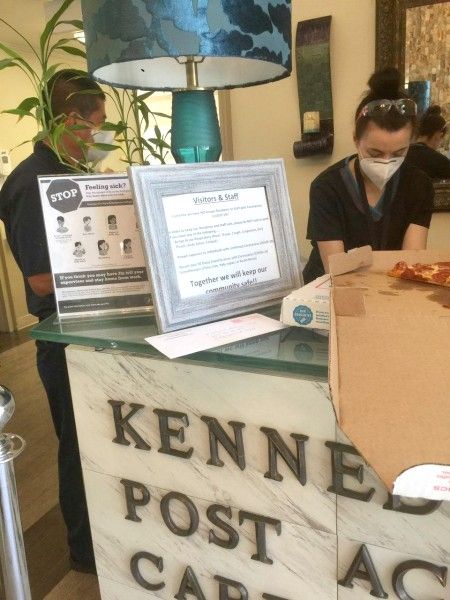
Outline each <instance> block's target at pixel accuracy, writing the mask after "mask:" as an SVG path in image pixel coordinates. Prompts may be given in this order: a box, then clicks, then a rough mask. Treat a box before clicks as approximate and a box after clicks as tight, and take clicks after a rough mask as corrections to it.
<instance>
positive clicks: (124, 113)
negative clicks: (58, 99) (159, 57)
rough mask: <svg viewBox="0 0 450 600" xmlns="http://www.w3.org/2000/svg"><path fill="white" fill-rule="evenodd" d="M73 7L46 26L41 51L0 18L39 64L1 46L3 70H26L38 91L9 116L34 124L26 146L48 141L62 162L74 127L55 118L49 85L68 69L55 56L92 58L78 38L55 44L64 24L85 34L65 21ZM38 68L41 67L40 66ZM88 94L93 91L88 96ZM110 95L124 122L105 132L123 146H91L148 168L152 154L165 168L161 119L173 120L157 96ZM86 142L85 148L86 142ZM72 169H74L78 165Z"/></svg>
mask: <svg viewBox="0 0 450 600" xmlns="http://www.w3.org/2000/svg"><path fill="white" fill-rule="evenodd" d="M73 2H74V0H64V1H63V3H62V4H61V7H60V8H59V9H58V10H57V11H56V12H55V14H54V15H53V16H52V17H51V18H50V19H49V21H48V22H47V23H46V25H45V28H44V30H43V32H42V33H41V35H40V38H39V44H38V45H37V47H35V46H34V45H33V44H32V43H31V42H30V41H29V40H28V39H26V37H25V36H24V35H22V34H21V33H20V31H18V30H17V29H16V28H15V27H13V26H12V25H11V24H9V23H8V22H7V21H6V20H5V19H3V18H0V23H2V24H3V25H4V26H6V27H8V28H9V29H10V30H12V31H14V32H15V34H16V35H17V36H18V38H19V39H20V40H21V41H22V42H24V43H25V45H26V47H27V49H28V50H29V51H30V52H31V55H32V57H33V59H34V60H33V61H31V60H27V59H26V58H25V56H24V55H23V54H20V53H19V52H17V51H16V50H14V49H13V48H12V47H11V46H7V45H5V44H3V43H0V51H1V52H2V53H3V55H4V58H3V59H0V70H3V69H9V68H18V69H20V70H21V71H22V72H23V73H24V74H25V75H26V77H27V78H28V80H29V81H30V82H31V84H32V87H33V92H34V94H33V95H32V96H29V97H26V98H24V99H23V100H22V101H21V102H20V103H19V104H18V106H16V107H15V108H12V109H8V110H4V111H3V112H6V113H9V114H14V115H17V116H18V118H19V119H23V118H24V117H30V118H32V119H34V120H35V121H36V125H37V133H36V135H35V136H34V137H33V139H32V140H25V141H23V142H22V144H25V143H27V142H29V141H32V142H33V143H35V142H37V141H38V140H42V139H46V140H47V142H48V144H49V145H50V147H51V148H52V150H53V151H54V152H55V153H56V154H57V155H58V158H59V160H60V161H61V162H64V158H63V157H62V156H61V155H60V152H59V150H58V148H59V141H60V139H61V136H62V135H63V134H64V133H67V132H68V127H67V125H65V124H64V123H62V122H61V121H57V120H56V119H55V118H54V117H53V115H52V114H51V106H50V101H49V100H50V99H49V91H48V85H47V84H48V82H49V80H50V79H51V77H52V76H53V75H54V74H55V73H56V72H57V71H58V70H59V69H60V68H61V67H62V63H61V62H55V61H56V58H55V55H57V54H58V53H61V52H62V53H66V54H69V55H71V56H75V57H78V58H81V59H84V60H85V59H86V53H85V50H84V47H83V44H82V42H80V41H79V40H78V39H77V38H74V37H70V38H69V37H60V38H56V39H55V31H56V29H57V27H58V26H60V25H66V26H67V25H71V26H73V27H74V28H75V29H78V30H81V29H83V23H82V21H80V20H66V19H64V13H66V11H67V9H68V8H69V6H70V5H71V4H72V3H73ZM35 63H36V65H37V66H35ZM78 72H79V73H80V75H82V76H85V75H87V73H86V71H83V70H79V71H78ZM86 93H90V92H89V91H86ZM105 94H106V95H107V96H109V97H110V98H111V100H112V102H113V103H114V105H115V107H116V111H117V113H118V115H119V120H118V121H117V122H115V123H112V122H109V123H105V125H104V129H105V130H109V131H113V132H114V133H115V134H116V141H117V144H103V143H95V144H91V145H93V146H94V147H96V148H98V149H100V150H120V151H121V152H122V153H123V158H122V160H123V161H124V162H125V163H127V164H148V156H149V155H150V156H152V157H153V158H155V159H156V160H158V161H159V162H161V163H164V162H165V157H166V155H167V152H168V150H169V148H170V146H169V144H168V143H167V141H166V139H165V136H163V135H162V134H161V130H160V128H159V126H158V122H157V118H158V117H165V118H170V116H169V115H166V114H162V113H157V112H153V111H152V110H150V108H149V107H148V105H147V104H146V100H147V99H148V98H149V96H150V95H151V94H152V92H145V93H144V92H139V91H137V90H117V89H115V88H113V87H110V86H106V89H105ZM151 121H153V123H154V132H155V134H154V136H152V137H151V138H149V139H146V138H145V131H146V130H147V129H148V128H149V125H150V123H151ZM77 127H80V125H78V126H72V130H73V129H75V128H77ZM69 133H70V131H69ZM77 139H78V138H77ZM80 143H81V144H83V142H80ZM22 144H19V145H22ZM85 150H86V152H84V154H85V156H86V155H87V148H85ZM71 166H72V167H73V165H71ZM92 167H93V165H92V164H90V163H89V162H88V161H87V159H86V160H85V161H83V163H82V164H80V165H79V170H81V171H86V170H87V171H90V170H91V169H92Z"/></svg>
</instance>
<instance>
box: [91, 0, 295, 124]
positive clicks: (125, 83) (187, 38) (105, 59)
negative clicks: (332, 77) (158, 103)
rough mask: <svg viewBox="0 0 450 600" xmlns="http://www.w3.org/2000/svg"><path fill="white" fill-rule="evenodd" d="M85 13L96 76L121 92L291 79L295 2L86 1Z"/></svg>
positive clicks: (224, 0)
mask: <svg viewBox="0 0 450 600" xmlns="http://www.w3.org/2000/svg"><path fill="white" fill-rule="evenodd" d="M82 12H83V22H84V32H85V37H86V51H87V59H88V69H89V72H90V73H91V75H92V76H93V77H94V78H95V79H96V80H97V81H99V82H103V83H108V84H110V85H113V86H114V87H124V88H135V89H141V90H167V91H178V92H179V91H182V90H197V91H196V93H198V91H199V90H215V89H228V88H234V87H242V86H249V85H257V84H261V83H267V82H270V81H276V80H278V79H282V78H283V77H287V76H288V75H289V74H290V72H291V5H290V0H82ZM195 97H196V98H200V94H199V95H197V96H195ZM188 104H189V103H188ZM191 108H192V105H191ZM190 112H191V113H192V110H191V111H190ZM216 118H217V117H216ZM194 129H195V128H194ZM209 130H210V131H212V129H211V127H210V128H209Z"/></svg>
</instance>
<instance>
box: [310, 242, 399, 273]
mask: <svg viewBox="0 0 450 600" xmlns="http://www.w3.org/2000/svg"><path fill="white" fill-rule="evenodd" d="M405 237H406V236H405ZM317 247H318V248H319V253H320V258H321V259H322V264H323V267H324V269H325V273H329V271H330V267H329V264H328V257H329V256H331V255H332V254H338V253H339V252H344V242H343V241H342V240H330V241H326V242H317Z"/></svg>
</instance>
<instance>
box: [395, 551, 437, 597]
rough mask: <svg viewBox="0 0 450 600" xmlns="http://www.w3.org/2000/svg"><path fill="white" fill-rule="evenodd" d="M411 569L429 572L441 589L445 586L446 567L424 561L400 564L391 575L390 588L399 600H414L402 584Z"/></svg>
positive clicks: (408, 561)
mask: <svg viewBox="0 0 450 600" xmlns="http://www.w3.org/2000/svg"><path fill="white" fill-rule="evenodd" d="M413 569H425V570H426V571H430V573H432V574H433V575H434V576H435V577H436V579H437V580H438V581H439V583H440V584H441V585H442V587H445V586H446V585H447V567H440V566H438V565H434V564H433V563H430V562H427V561H425V560H407V561H405V562H402V563H400V564H399V565H398V566H397V567H396V568H395V570H394V572H393V573H392V587H393V588H394V590H395V593H396V594H397V596H398V597H399V598H400V600H414V598H413V597H412V596H410V595H409V594H408V592H407V591H406V589H405V586H404V583H403V579H404V577H405V575H406V573H408V571H412V570H413Z"/></svg>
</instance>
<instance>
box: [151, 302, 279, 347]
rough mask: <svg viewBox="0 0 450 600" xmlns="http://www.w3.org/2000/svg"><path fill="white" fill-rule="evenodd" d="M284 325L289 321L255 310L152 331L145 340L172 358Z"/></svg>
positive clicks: (275, 329) (270, 330)
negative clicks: (177, 329)
mask: <svg viewBox="0 0 450 600" xmlns="http://www.w3.org/2000/svg"><path fill="white" fill-rule="evenodd" d="M285 328H286V325H283V323H280V321H277V320H275V319H271V318H270V317H266V316H265V315H260V314H257V313H254V314H251V315H245V316H244V317H234V318H232V319H226V320H225V321H217V322H216V323H208V324H207V325H199V326H198V327H189V328H188V329H181V330H180V331H173V332H171V333H165V334H163V335H153V336H151V337H148V338H145V341H146V342H148V343H149V344H151V345H152V346H154V347H155V348H156V349H157V350H159V351H160V352H162V353H163V354H165V355H166V356H168V357H169V358H178V357H179V356H186V355H187V354H193V353H194V352H200V351H201V350H208V349H209V348H215V347H216V346H223V345H224V344H231V343H232V342H237V341H239V340H245V339H247V338H251V337H254V336H257V335H263V334H264V333H271V332H273V331H277V330H279V329H285Z"/></svg>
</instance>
